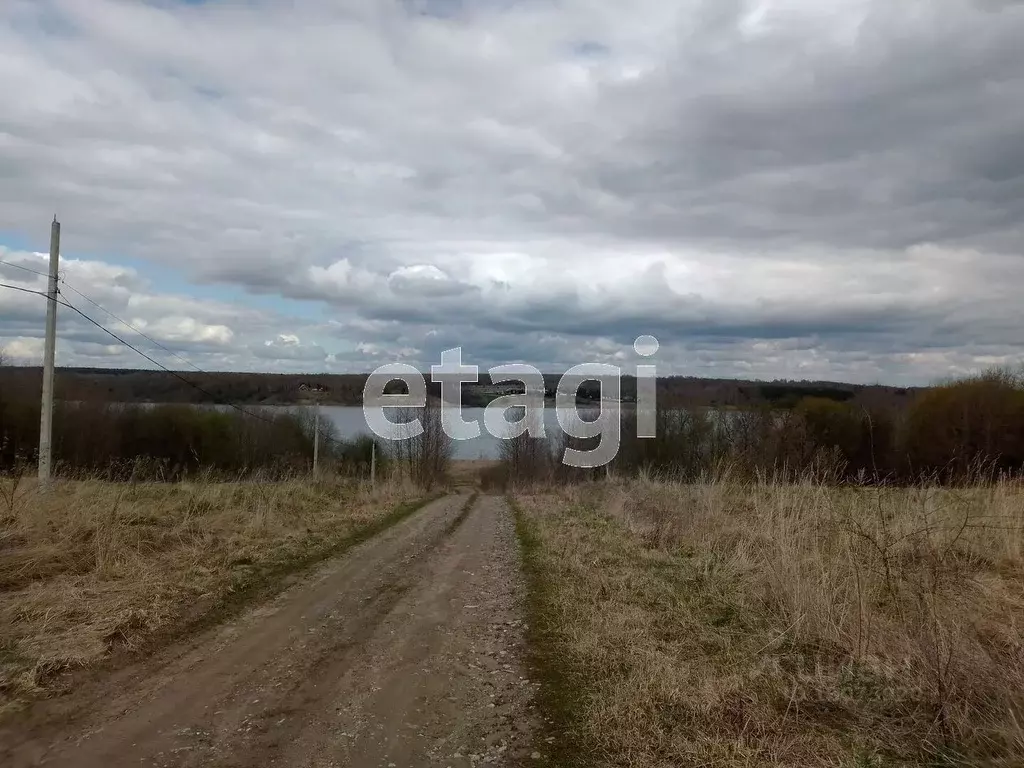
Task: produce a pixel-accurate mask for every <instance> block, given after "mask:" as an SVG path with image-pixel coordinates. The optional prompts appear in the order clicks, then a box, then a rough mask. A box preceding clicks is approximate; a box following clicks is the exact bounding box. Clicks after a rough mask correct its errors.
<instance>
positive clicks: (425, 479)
mask: <svg viewBox="0 0 1024 768" xmlns="http://www.w3.org/2000/svg"><path fill="white" fill-rule="evenodd" d="M37 392H38V391H31V390H22V391H15V392H11V391H10V390H8V389H6V388H5V389H2V390H0V472H11V471H25V468H27V467H29V466H31V465H33V464H34V463H35V461H36V460H37V458H38V456H37V451H38V440H39V400H38V393H37ZM434 410H436V409H427V410H426V411H424V412H423V415H424V417H425V423H426V424H427V426H428V427H429V428H428V429H427V430H426V434H425V436H424V437H423V438H421V439H420V440H419V441H416V442H415V443H411V442H410V443H405V444H397V445H390V446H387V445H384V444H382V443H375V442H374V441H373V440H372V439H370V438H368V437H362V438H356V439H354V440H344V439H341V438H340V437H339V435H338V434H337V432H336V429H335V427H334V425H333V423H332V422H331V421H330V420H329V419H322V420H321V421H320V424H319V433H320V435H321V441H320V457H321V466H322V467H323V468H324V469H328V470H331V471H335V472H339V473H343V474H350V475H356V476H367V475H368V474H369V468H370V463H371V456H372V455H373V454H374V453H376V459H377V462H378V468H379V469H380V470H381V471H384V470H385V465H386V464H387V463H388V462H392V463H393V464H394V466H395V467H398V468H401V469H402V470H403V471H405V470H406V469H408V472H409V476H410V477H413V478H414V479H415V480H416V482H418V483H420V484H422V485H431V484H434V483H436V482H441V481H443V477H444V475H445V473H446V472H447V469H448V466H449V462H450V459H451V455H452V449H453V444H452V441H451V440H450V439H446V438H445V436H444V435H443V433H442V432H441V430H440V428H439V427H438V426H437V425H438V423H439V419H438V416H437V414H436V413H434ZM657 418H658V425H657V427H658V428H657V437H655V438H653V439H637V438H636V437H635V414H633V413H631V412H629V411H626V412H624V413H623V418H622V439H621V447H620V450H619V452H618V454H617V456H616V458H615V460H614V462H613V464H612V465H611V467H610V469H611V470H614V471H615V472H617V473H621V474H632V473H638V472H648V473H657V474H666V475H672V476H675V477H677V478H683V479H687V478H698V477H702V476H707V475H708V474H709V473H715V472H720V471H724V470H726V469H728V471H730V472H733V473H737V474H740V475H746V476H750V477H753V476H758V475H760V476H765V475H770V476H773V477H776V478H787V479H792V478H798V477H803V476H806V475H807V474H808V473H813V474H814V475H815V476H817V477H820V478H822V479H829V480H835V481H841V482H864V483H882V482H887V483H916V482H920V481H922V480H929V481H938V482H944V483H957V482H963V481H967V480H973V479H978V478H982V477H996V476H1006V475H1015V474H1018V473H1020V472H1021V471H1022V470H1024V377H1022V376H1021V375H1020V374H1018V373H1014V372H1008V371H992V372H988V373H985V374H981V375H977V376H973V377H970V378H967V379H963V380H959V381H954V382H951V383H948V384H944V385H941V386H936V387H933V388H930V389H926V390H919V391H916V392H913V393H912V394H911V395H910V396H908V401H907V402H906V403H905V404H904V405H901V406H892V405H890V406H888V407H883V406H876V407H869V406H866V405H863V404H858V403H857V402H856V401H855V400H854V399H853V398H849V399H844V398H835V397H826V396H822V393H820V392H815V393H813V394H812V395H810V396H804V397H802V398H800V399H799V400H797V401H796V402H795V403H793V404H787V407H782V406H781V405H779V404H776V405H761V406H758V407H750V408H745V409H729V410H723V409H710V410H709V409H707V408H694V409H685V408H683V409H680V408H675V407H668V408H664V409H662V410H660V411H659V413H658V417H657ZM314 432H315V430H314V425H313V416H312V409H309V408H299V409H292V410H284V409H258V408H253V407H251V406H250V407H248V408H246V409H244V410H243V409H229V408H212V407H196V406H194V405H180V404H179V405H174V404H169V405H168V404H164V405H123V404H110V403H103V402H94V401H80V402H67V401H58V402H57V405H56V412H55V417H54V458H55V460H56V462H57V465H58V471H59V472H62V473H64V474H73V473H78V472H82V473H90V474H94V475H99V476H104V477H109V478H110V479H122V478H125V477H129V476H133V477H138V476H142V475H145V476H147V477H152V478H156V479H166V480H174V479H180V478H183V477H188V476H191V475H194V474H196V473H198V472H215V473H221V474H227V475H239V474H245V473H252V472H256V471H259V472H260V473H261V474H263V475H264V476H268V477H270V476H287V475H294V474H295V473H298V472H304V471H308V470H309V469H310V468H311V464H312V458H313V453H314V449H313V437H314ZM577 443H578V445H577V446H576V447H580V448H585V447H587V444H586V441H577ZM375 448H376V450H375ZM562 448H564V445H555V444H554V442H553V441H551V440H531V439H528V438H522V439H517V440H510V441H503V442H502V444H501V451H502V453H503V461H502V463H501V466H500V467H499V468H497V469H495V470H494V472H493V473H492V477H491V478H490V480H491V481H492V482H499V483H505V482H507V481H509V480H513V481H514V480H530V479H544V478H549V479H553V480H571V479H580V478H586V477H588V476H592V475H593V474H595V473H594V472H593V471H574V470H572V469H571V468H568V467H564V466H563V465H562V464H561V461H560V459H561V450H562ZM604 471H605V470H604V469H601V470H598V471H597V473H603V472H604Z"/></svg>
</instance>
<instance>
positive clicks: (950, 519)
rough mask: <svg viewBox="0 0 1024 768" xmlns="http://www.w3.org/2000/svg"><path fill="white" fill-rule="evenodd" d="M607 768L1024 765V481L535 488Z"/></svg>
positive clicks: (552, 594) (559, 605) (555, 641)
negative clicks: (964, 485) (962, 485)
mask: <svg viewBox="0 0 1024 768" xmlns="http://www.w3.org/2000/svg"><path fill="white" fill-rule="evenodd" d="M520 503H521V504H522V508H523V512H522V523H523V526H525V528H524V530H525V532H526V534H527V536H528V537H532V538H530V539H529V540H530V541H532V542H533V543H532V545H531V547H530V548H529V549H528V556H529V558H532V560H533V564H534V567H535V568H536V569H537V573H539V574H540V576H539V578H541V579H542V580H543V581H542V587H543V592H544V594H545V595H546V597H545V603H544V606H543V611H547V616H546V617H545V616H544V615H541V616H538V617H537V618H538V620H540V621H542V622H547V624H548V626H549V628H551V629H552V632H551V633H550V634H549V635H547V636H546V639H545V638H541V639H540V640H541V642H547V643H549V644H551V646H552V653H553V654H554V655H553V656H552V657H551V658H557V659H558V660H559V662H558V663H559V664H560V665H562V666H563V667H564V669H563V670H562V671H561V672H560V673H559V674H560V675H561V677H560V678H559V679H560V680H561V682H560V683H559V684H560V685H562V686H563V688H565V689H566V690H563V691H562V692H561V693H560V694H559V696H558V697H556V700H560V701H562V702H565V701H568V702H570V704H571V706H568V707H567V709H568V710H569V712H568V714H566V713H563V715H564V716H565V730H566V733H567V736H568V739H569V741H570V742H572V743H573V744H574V745H575V746H574V747H573V751H575V752H577V753H579V754H585V755H589V757H590V758H591V759H592V761H593V762H588V763H585V764H588V765H589V764H594V763H597V764H600V765H628V766H669V765H672V766H679V765H694V766H696V765H701V766H703V765H716V766H718V765H720V766H739V765H777V766H783V765H785V766H795V765H800V766H851V767H852V766H896V765H931V766H940V765H949V766H953V765H957V766H959V765H971V766H975V765H988V766H1018V765H1022V764H1024V579H1022V577H1024V493H1022V491H1021V489H1020V488H1019V487H1018V486H1016V485H1013V484H993V485H985V486H979V487H975V488H970V489H939V488H915V489H893V488H860V487H834V486H832V487H830V486H825V485H820V484H815V483H796V484H780V483H773V482H753V483H733V482H730V481H729V480H728V478H727V477H726V478H723V479H718V480H716V481H709V482H696V483H690V484H676V483H664V482H654V481H650V480H646V479H642V478H641V479H639V480H635V481H630V482H625V483H603V484H590V485H582V486H577V487H570V488H565V489H561V490H559V491H556V492H552V493H550V494H540V495H532V496H528V497H522V498H521V500H520Z"/></svg>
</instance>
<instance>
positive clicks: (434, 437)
mask: <svg viewBox="0 0 1024 768" xmlns="http://www.w3.org/2000/svg"><path fill="white" fill-rule="evenodd" d="M417 419H418V420H419V422H420V424H421V425H422V427H423V429H422V431H421V432H420V434H418V435H415V436H411V435H412V432H411V430H413V429H415V427H414V426H413V425H414V424H415V422H416V420H417ZM395 421H396V422H397V423H401V424H408V425H410V426H408V427H406V429H407V430H409V431H408V435H410V436H407V437H405V438H404V439H400V440H395V441H394V442H392V444H391V449H390V453H391V457H392V459H394V461H395V462H396V464H397V465H398V466H399V467H401V468H402V471H407V472H408V473H409V477H410V479H411V480H412V481H413V482H414V483H416V484H417V485H419V486H421V487H423V488H426V489H428V490H429V489H431V488H433V487H434V486H436V485H438V484H439V483H441V482H442V481H443V480H444V478H445V476H446V475H447V473H448V468H449V465H450V463H451V458H452V449H453V447H454V441H453V440H452V438H451V437H449V436H448V435H447V434H446V433H445V431H444V429H443V427H442V423H441V406H440V405H439V404H430V405H428V406H427V407H426V408H400V409H397V416H396V418H395Z"/></svg>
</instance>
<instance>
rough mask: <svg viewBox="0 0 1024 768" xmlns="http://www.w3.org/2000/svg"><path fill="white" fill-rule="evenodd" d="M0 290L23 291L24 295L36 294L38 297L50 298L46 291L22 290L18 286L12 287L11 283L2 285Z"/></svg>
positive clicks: (0, 284)
mask: <svg viewBox="0 0 1024 768" xmlns="http://www.w3.org/2000/svg"><path fill="white" fill-rule="evenodd" d="M0 288H10V289H11V290H12V291H21V292H22V293H34V294H35V295H36V296H42V297H43V298H44V299H48V298H50V297H49V296H47V295H46V292H45V291H34V290H32V289H31V288H22V287H20V286H17V285H10V284H9V283H0Z"/></svg>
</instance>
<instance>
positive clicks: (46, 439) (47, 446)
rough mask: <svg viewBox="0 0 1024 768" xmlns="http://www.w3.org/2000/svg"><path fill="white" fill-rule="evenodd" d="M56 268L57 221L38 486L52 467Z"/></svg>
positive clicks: (52, 241)
mask: <svg viewBox="0 0 1024 768" xmlns="http://www.w3.org/2000/svg"><path fill="white" fill-rule="evenodd" d="M59 266H60V222H59V221H57V217H56V216H54V217H53V224H51V225H50V275H49V285H48V286H47V290H46V346H45V347H44V349H43V402H42V409H41V413H40V416H39V485H40V487H42V488H46V487H47V486H48V485H49V484H50V473H51V467H52V464H53V441H52V437H53V365H54V359H55V357H56V352H57V271H58V269H59Z"/></svg>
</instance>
